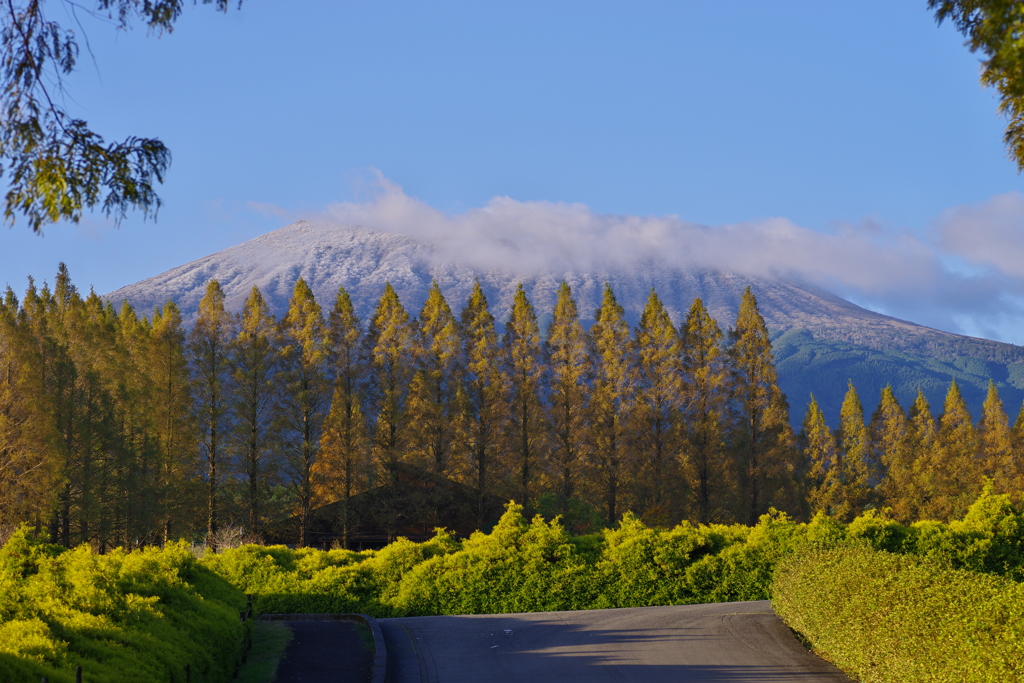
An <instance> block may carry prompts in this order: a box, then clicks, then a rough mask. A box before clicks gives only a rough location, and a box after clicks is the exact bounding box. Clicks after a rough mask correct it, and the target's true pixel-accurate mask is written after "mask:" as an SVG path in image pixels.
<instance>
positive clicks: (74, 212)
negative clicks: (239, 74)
mask: <svg viewBox="0 0 1024 683" xmlns="http://www.w3.org/2000/svg"><path fill="white" fill-rule="evenodd" d="M202 1H203V4H214V5H216V7H217V9H218V10H220V11H226V10H227V8H228V0H202ZM62 2H63V3H64V6H65V8H66V9H67V10H68V13H69V15H70V16H71V17H73V18H75V20H76V21H77V17H76V12H78V11H84V12H90V13H92V14H93V15H94V16H101V17H102V16H106V17H107V18H109V20H110V21H111V22H112V23H113V24H114V25H115V26H116V27H117V28H118V29H120V30H126V29H128V28H129V27H130V26H131V25H132V24H133V23H134V22H135V21H142V22H144V23H145V24H146V25H147V27H148V28H149V30H150V31H154V32H156V33H157V34H162V33H164V32H170V31H171V30H172V29H173V25H174V22H175V21H176V20H177V19H178V17H179V16H180V15H181V11H182V7H183V4H184V3H183V1H182V0H97V9H96V10H95V11H92V10H87V9H84V8H82V7H80V6H79V5H78V4H76V3H74V2H71V1H70V0H62ZM239 4H241V2H239ZM51 7H52V4H51ZM46 9H47V6H46V2H45V0H2V2H0V175H4V176H5V178H4V180H5V181H6V185H7V193H6V196H5V197H4V219H5V220H6V222H7V223H9V224H11V225H13V224H14V223H15V221H16V220H17V219H18V217H19V216H21V217H23V218H24V220H25V221H26V222H27V223H28V225H29V227H31V229H32V230H33V231H34V232H41V231H42V229H43V227H44V226H46V225H49V224H51V223H56V222H58V221H62V220H66V221H71V222H74V223H77V222H78V221H79V220H80V219H81V217H82V212H83V210H85V209H92V208H96V207H100V208H102V210H103V212H104V213H105V214H106V215H108V216H111V217H113V218H114V220H115V221H119V220H120V219H121V218H123V217H124V216H125V215H126V213H127V212H128V210H129V209H138V210H141V211H142V212H143V215H144V216H145V217H149V216H154V217H155V216H156V212H157V210H158V209H159V208H160V198H159V197H158V196H157V194H156V191H155V190H154V185H155V184H156V183H159V182H163V177H164V173H165V172H166V171H167V168H168V166H169V165H170V161H171V153H170V150H168V149H167V147H166V146H164V144H163V143H162V142H160V141H159V140H157V139H155V138H147V137H138V136H134V135H133V136H130V137H128V138H126V139H125V140H123V141H120V142H109V143H108V142H106V141H104V139H103V137H102V136H100V135H99V134H97V133H96V132H94V131H93V130H91V129H90V128H89V125H88V123H87V122H86V121H83V120H81V119H78V118H75V117H74V116H72V115H70V114H69V113H68V112H67V111H66V110H65V108H64V106H63V99H64V83H63V78H64V77H65V76H66V75H68V74H70V73H71V72H72V71H73V70H74V68H75V64H76V62H77V59H78V54H79V44H78V38H77V36H76V34H75V32H74V31H73V30H70V29H67V28H64V27H62V26H61V25H60V24H59V23H58V22H56V21H53V20H52V19H50V18H48V16H47V13H46Z"/></svg>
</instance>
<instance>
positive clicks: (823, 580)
mask: <svg viewBox="0 0 1024 683" xmlns="http://www.w3.org/2000/svg"><path fill="white" fill-rule="evenodd" d="M772 604H773V606H774V608H775V611H776V612H778V614H779V615H780V616H781V617H782V618H783V619H784V620H785V621H786V623H788V624H789V626H790V627H791V628H793V629H794V630H795V631H797V632H798V633H800V634H802V636H803V637H804V638H805V639H806V640H807V641H808V642H809V643H810V645H811V646H812V647H813V648H814V649H815V650H816V651H817V652H819V653H820V654H821V655H823V656H824V657H826V658H827V659H829V660H831V661H833V662H834V663H835V664H836V665H837V666H839V667H840V668H842V669H843V670H844V671H846V672H848V673H849V674H851V675H852V676H854V677H855V678H857V679H858V680H860V681H862V682H863V683H883V682H884V683H918V682H923V681H928V682H929V683H963V682H964V681H971V682H972V683H974V682H977V683H989V682H990V683H1003V682H1005V681H1019V680H1021V679H1022V678H1024V585H1022V584H1019V583H1016V582H1015V581H1012V580H1011V579H1008V578H1005V577H999V576H993V575H991V574H982V573H977V572H971V571H967V570H963V569H950V568H948V567H946V566H944V565H943V564H941V563H938V562H936V561H935V560H930V559H927V558H922V557H918V556H913V555H896V554H892V553H887V552H884V551H877V550H872V549H870V548H868V547H866V546H859V547H840V548H832V549H825V550H814V549H809V550H805V551H803V552H798V553H795V554H794V555H792V556H791V557H789V558H787V559H785V560H783V561H782V562H781V563H780V564H779V566H778V569H777V571H776V574H775V581H774V583H773V586H772Z"/></svg>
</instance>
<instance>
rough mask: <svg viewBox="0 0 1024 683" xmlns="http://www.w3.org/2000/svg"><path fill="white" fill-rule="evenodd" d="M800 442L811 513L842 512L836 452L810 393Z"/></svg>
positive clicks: (842, 504)
mask: <svg viewBox="0 0 1024 683" xmlns="http://www.w3.org/2000/svg"><path fill="white" fill-rule="evenodd" d="M801 441H802V446H803V454H804V460H805V461H806V464H807V479H808V481H807V504H808V506H809V507H810V511H811V514H812V515H813V514H817V513H819V512H822V513H824V514H826V515H829V516H832V517H836V516H839V515H840V514H841V513H842V512H845V510H844V502H845V501H844V500H843V498H844V496H843V490H842V489H843V483H842V479H841V477H840V472H841V467H840V463H839V451H838V449H837V448H836V440H835V436H834V435H833V434H832V430H831V429H829V428H828V424H826V422H825V415H824V413H822V412H821V408H820V407H819V406H818V402H817V401H816V400H815V398H814V395H813V394H811V402H810V403H809V404H808V405H807V414H806V415H805V416H804V424H803V432H802V433H801Z"/></svg>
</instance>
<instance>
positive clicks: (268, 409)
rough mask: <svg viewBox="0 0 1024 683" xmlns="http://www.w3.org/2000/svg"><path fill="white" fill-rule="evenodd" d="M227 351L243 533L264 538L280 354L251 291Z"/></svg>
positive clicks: (268, 317) (264, 309)
mask: <svg viewBox="0 0 1024 683" xmlns="http://www.w3.org/2000/svg"><path fill="white" fill-rule="evenodd" d="M237 330H238V332H237V334H236V336H235V339H234V342H233V343H232V346H231V388H232V397H231V412H232V414H233V415H234V416H235V421H234V426H233V430H232V444H233V451H234V453H235V467H236V471H237V474H238V477H239V485H240V487H241V491H240V493H241V495H240V498H241V501H242V510H243V513H244V516H245V523H244V524H245V529H246V531H247V533H248V534H249V535H250V536H258V535H259V534H261V533H262V532H263V528H264V524H265V523H266V521H267V512H268V511H267V502H268V498H269V496H270V482H271V481H272V479H273V477H274V473H275V463H274V461H273V453H274V448H273V447H272V440H273V439H272V434H271V432H272V430H271V429H270V428H269V426H270V425H271V423H272V421H273V414H274V401H275V397H276V395H277V390H276V387H277V384H278V382H277V372H278V370H279V367H280V365H279V361H280V352H279V348H278V344H277V338H278V334H277V321H276V320H275V319H274V316H273V314H272V313H271V312H270V307H269V306H268V305H267V302H266V300H265V299H264V298H263V295H262V294H261V293H260V290H259V288H257V287H255V286H254V287H253V288H252V291H251V292H250V293H249V296H248V297H247V298H246V300H245V304H244V305H243V306H242V312H241V313H240V314H239V315H238V319H237Z"/></svg>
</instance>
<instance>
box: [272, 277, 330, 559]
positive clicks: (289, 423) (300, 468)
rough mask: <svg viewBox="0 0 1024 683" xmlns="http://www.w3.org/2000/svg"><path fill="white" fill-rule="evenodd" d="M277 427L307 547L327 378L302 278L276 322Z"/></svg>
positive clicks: (317, 323)
mask: <svg viewBox="0 0 1024 683" xmlns="http://www.w3.org/2000/svg"><path fill="white" fill-rule="evenodd" d="M281 341H282V350H281V351H282V362H283V372H282V373H281V379H282V380H283V386H282V391H281V413H280V419H281V426H282V428H283V435H284V447H285V461H284V462H285V466H286V468H287V469H288V474H289V479H290V484H291V487H292V490H293V491H294V493H295V498H296V502H297V508H298V509H297V512H298V515H297V516H298V520H299V530H298V531H299V536H298V539H297V540H298V543H299V546H300V547H305V545H306V544H307V543H308V542H309V523H310V521H311V512H312V510H313V493H314V490H315V488H316V484H315V482H314V478H313V477H314V470H313V464H314V463H315V462H316V459H317V452H318V450H319V447H320V436H321V434H322V430H323V422H324V418H325V417H326V415H327V409H328V407H329V406H328V403H329V401H330V396H331V393H330V382H329V380H328V375H327V330H326V326H325V324H324V318H323V313H322V312H321V310H320V304H318V303H317V302H316V298H315V297H314V296H313V291H312V290H311V289H310V288H309V285H308V284H307V283H306V281H305V280H304V279H302V278H299V279H298V280H296V282H295V287H294V289H293V290H292V297H291V299H290V301H289V302H288V312H287V313H286V314H285V317H284V319H283V320H282V321H281Z"/></svg>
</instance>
